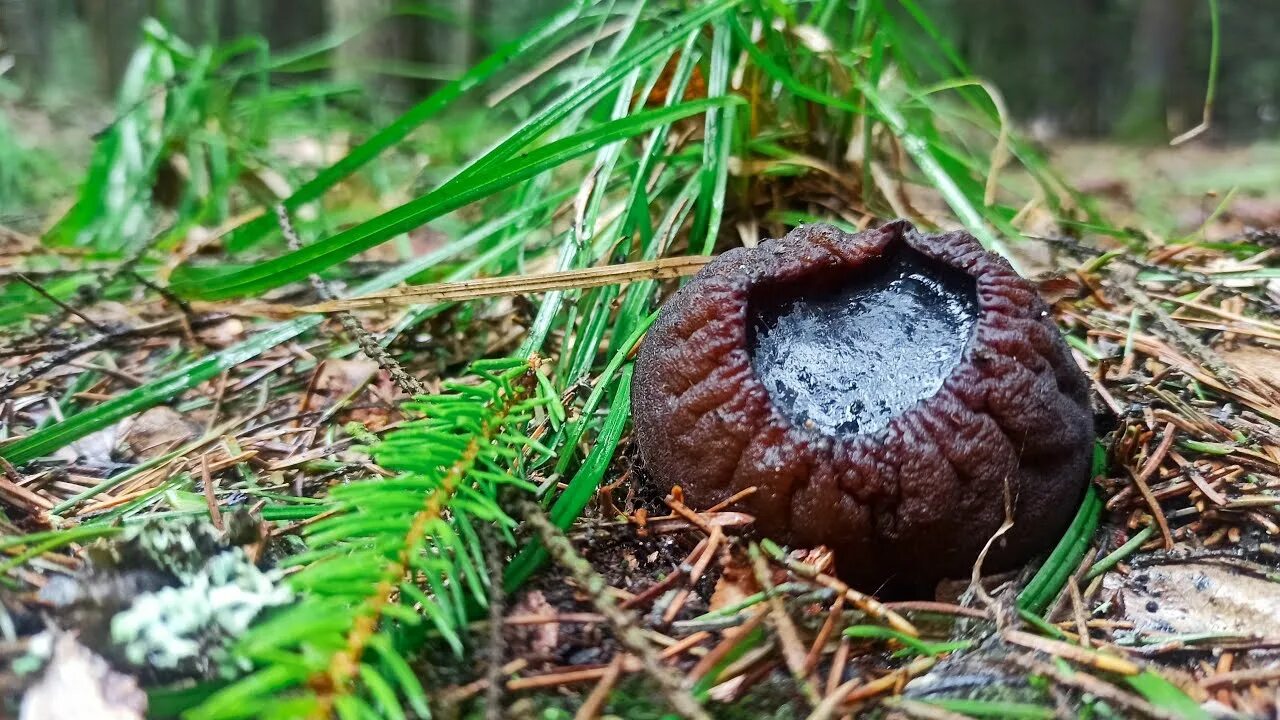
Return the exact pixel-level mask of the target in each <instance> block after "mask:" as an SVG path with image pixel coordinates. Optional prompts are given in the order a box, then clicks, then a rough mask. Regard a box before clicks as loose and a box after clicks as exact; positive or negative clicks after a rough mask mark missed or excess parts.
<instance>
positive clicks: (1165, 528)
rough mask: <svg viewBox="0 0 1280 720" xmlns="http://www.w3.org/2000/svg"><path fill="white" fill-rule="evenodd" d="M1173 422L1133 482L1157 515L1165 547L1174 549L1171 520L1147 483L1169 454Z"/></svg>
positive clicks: (1152, 511)
mask: <svg viewBox="0 0 1280 720" xmlns="http://www.w3.org/2000/svg"><path fill="white" fill-rule="evenodd" d="M1175 429H1176V428H1175V427H1174V425H1173V423H1169V424H1168V425H1166V426H1165V428H1164V437H1163V438H1161V439H1160V445H1159V446H1157V447H1156V451H1155V452H1153V453H1152V454H1151V457H1149V458H1147V462H1146V464H1145V465H1143V467H1142V469H1141V470H1140V471H1139V472H1137V473H1134V475H1133V483H1134V485H1136V486H1137V488H1138V492H1140V493H1142V497H1143V499H1145V500H1146V501H1147V506H1148V507H1149V508H1150V509H1151V514H1152V516H1154V517H1155V520H1156V524H1157V525H1158V526H1159V527H1160V535H1161V536H1162V537H1163V538H1164V548H1165V549H1166V550H1172V549H1173V533H1172V532H1170V531H1169V521H1168V520H1167V519H1166V518H1165V516H1164V511H1163V510H1161V509H1160V501H1159V500H1157V499H1156V496H1155V495H1154V494H1152V492H1151V487H1150V486H1149V485H1147V480H1148V479H1150V478H1151V477H1152V476H1153V475H1155V473H1156V471H1157V470H1159V469H1160V463H1162V462H1164V458H1165V455H1167V454H1169V448H1170V447H1172V446H1173V436H1174V430H1175Z"/></svg>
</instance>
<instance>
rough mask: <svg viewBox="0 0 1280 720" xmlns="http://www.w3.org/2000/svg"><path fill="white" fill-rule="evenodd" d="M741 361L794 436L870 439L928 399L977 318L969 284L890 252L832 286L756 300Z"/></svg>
mask: <svg viewBox="0 0 1280 720" xmlns="http://www.w3.org/2000/svg"><path fill="white" fill-rule="evenodd" d="M751 315H752V328H751V330H752V338H751V360H752V364H753V365H754V367H755V371H756V374H757V375H758V376H759V377H760V379H761V381H763V382H764V386H765V388H766V389H767V390H768V391H769V395H770V397H771V398H772V399H773V402H774V404H775V405H776V406H777V407H778V409H779V410H781V412H782V414H783V415H784V416H786V417H787V418H788V419H789V420H791V422H793V423H795V424H796V425H797V426H798V427H805V428H811V429H814V428H816V429H819V430H821V431H823V432H824V433H827V434H832V435H844V436H850V435H857V434H862V433H873V432H876V431H878V430H880V429H882V428H884V427H885V426H886V425H887V424H888V423H889V421H890V420H891V419H893V418H894V417H895V416H897V415H898V414H900V413H902V412H903V411H904V410H907V409H908V408H910V407H911V406H912V405H915V404H916V403H917V402H919V401H920V400H924V399H925V398H928V397H931V396H932V395H933V394H934V393H936V392H937V391H938V388H939V387H941V386H942V382H943V380H945V379H946V377H947V375H948V374H950V372H951V369H952V368H954V367H955V365H956V363H957V362H959V360H960V356H961V354H962V353H963V352H964V348H965V346H966V345H967V344H968V342H969V337H970V335H971V334H972V331H973V325H974V321H975V319H976V317H977V315H978V305H977V297H976V292H975V286H974V282H973V280H972V279H971V278H969V277H967V276H965V275H963V274H961V273H959V272H958V271H956V270H954V269H952V268H948V267H945V266H942V265H940V264H939V263H935V262H933V261H931V260H929V259H928V258H926V257H924V256H923V255H921V254H920V253H918V252H916V251H914V250H911V249H909V248H898V249H896V250H893V251H891V252H890V254H888V255H887V256H886V257H884V258H881V259H879V260H877V261H876V262H875V263H874V264H872V265H871V266H869V267H864V268H860V269H859V270H857V271H854V272H853V273H851V275H850V277H848V278H839V279H837V281H836V283H835V284H834V287H832V286H831V285H830V284H828V285H827V287H826V288H823V289H817V290H816V291H815V290H813V289H808V290H806V289H805V288H792V289H789V290H788V291H785V292H770V291H769V290H767V289H761V290H760V291H757V292H756V293H755V294H754V295H753V297H752V298H751Z"/></svg>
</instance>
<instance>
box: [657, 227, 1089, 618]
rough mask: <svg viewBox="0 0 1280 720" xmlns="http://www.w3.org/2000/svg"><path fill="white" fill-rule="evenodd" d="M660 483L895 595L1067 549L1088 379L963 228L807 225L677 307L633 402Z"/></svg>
mask: <svg viewBox="0 0 1280 720" xmlns="http://www.w3.org/2000/svg"><path fill="white" fill-rule="evenodd" d="M632 402H633V407H634V420H635V437H636V440H637V443H638V445H639V449H640V455H641V458H642V460H643V466H644V469H645V474H646V475H647V476H648V477H649V478H650V480H651V481H652V482H654V483H657V484H659V485H660V486H661V487H662V489H664V490H665V489H667V488H670V487H671V486H673V485H680V486H681V487H682V488H683V489H684V492H685V495H686V497H687V498H688V499H689V501H690V502H691V503H692V504H693V505H694V506H695V507H709V506H711V505H713V504H715V503H717V502H720V501H721V500H723V499H725V498H727V497H729V496H730V495H733V494H734V493H737V492H739V491H742V490H745V489H747V488H751V487H754V488H755V489H756V490H755V492H754V493H752V494H750V495H748V496H746V498H745V499H743V500H742V501H741V503H740V506H741V507H743V509H745V510H747V511H748V512H750V513H752V514H753V515H755V517H756V526H757V530H758V531H759V532H760V533H761V534H763V535H766V536H768V537H772V538H775V539H777V540H779V541H781V542H784V543H788V544H791V545H796V546H814V545H819V544H821V545H827V546H829V547H831V548H832V549H834V550H835V552H836V559H837V569H838V571H839V572H840V574H841V575H842V576H843V577H844V578H845V579H846V580H849V581H852V582H855V583H858V584H860V585H863V586H867V587H870V588H871V589H882V588H889V590H890V592H894V593H896V594H917V593H920V592H923V591H927V590H928V589H930V588H931V586H932V584H933V583H934V582H935V581H936V580H938V579H940V578H943V577H963V576H967V575H968V573H969V571H970V568H971V566H972V563H973V561H974V560H975V558H976V557H977V555H978V553H979V552H980V550H981V549H982V546H983V545H984V544H985V543H986V542H987V539H988V538H990V537H991V536H992V535H993V534H994V533H995V532H996V530H997V529H998V528H999V527H1000V525H1001V523H1002V522H1003V520H1004V516H1005V511H1004V497H1005V489H1006V485H1007V487H1008V490H1009V491H1010V493H1011V495H1012V497H1013V499H1014V509H1013V513H1014V526H1013V528H1012V529H1011V530H1010V531H1009V532H1008V533H1006V534H1005V535H1003V536H1002V537H1001V538H1000V539H999V540H998V541H997V542H996V544H995V545H994V546H993V547H992V551H991V553H990V554H989V555H988V557H987V561H986V565H985V566H984V567H985V568H986V569H988V570H998V569H1001V568H1007V567H1011V566H1014V565H1016V564H1017V563H1020V562H1023V561H1025V560H1026V559H1028V558H1029V557H1030V556H1031V555H1032V554H1034V553H1036V552H1038V551H1041V550H1043V549H1045V548H1047V547H1048V546H1050V545H1052V543H1053V542H1055V541H1056V539H1057V538H1058V537H1059V536H1060V535H1061V532H1062V530H1063V529H1064V528H1065V526H1066V524H1067V523H1068V522H1069V520H1070V517H1071V515H1072V514H1073V513H1074V512H1075V509H1076V507H1077V506H1078V504H1079V500H1080V497H1081V495H1082V493H1083V491H1084V486H1085V484H1086V483H1087V482H1088V471H1089V460H1090V455H1091V446H1092V441H1093V419H1092V413H1091V411H1090V408H1089V400H1088V384H1087V381H1086V379H1085V377H1084V376H1083V375H1082V374H1081V372H1080V370H1079V369H1078V368H1077V367H1076V366H1075V364H1074V362H1073V361H1072V359H1071V356H1070V354H1069V353H1068V351H1067V349H1066V346H1065V344H1064V343H1063V341H1062V338H1061V336H1060V335H1059V334H1058V330H1057V328H1056V327H1055V326H1054V324H1053V322H1052V320H1051V318H1049V313H1048V309H1047V307H1045V305H1044V303H1043V301H1041V299H1040V298H1039V296H1038V295H1037V294H1036V291H1035V288H1034V287H1032V285H1031V284H1030V283H1028V282H1027V281H1026V280H1024V279H1022V278H1021V277H1019V276H1018V275H1017V274H1016V273H1015V272H1014V271H1013V270H1012V269H1011V268H1010V267H1009V265H1008V263H1007V262H1005V261H1004V260H1003V259H1001V258H999V257H998V256H995V255H992V254H991V253H988V252H986V251H984V250H983V249H982V248H981V247H980V246H979V245H978V243H977V241H975V240H974V238H973V237H972V236H970V235H967V234H965V233H949V234H945V235H925V234H922V233H919V232H917V231H916V230H915V229H914V228H912V227H911V226H910V224H908V223H906V222H904V221H898V222H895V223H891V224H889V225H886V226H885V227H883V228H880V229H878V230H870V231H866V232H862V233H858V234H848V233H845V232H842V231H840V230H838V229H836V228H832V227H828V226H822V225H817V226H808V227H803V228H798V229H796V230H794V231H793V232H791V233H790V234H788V235H787V236H786V237H784V238H782V239H780V240H768V241H765V242H763V243H761V244H760V245H758V246H757V247H755V248H751V249H745V248H738V249H735V250H731V251H729V252H726V253H724V254H723V255H721V256H720V257H719V258H717V259H716V260H715V261H713V262H711V263H709V264H708V265H707V266H706V267H705V268H704V269H703V270H702V271H701V272H699V273H698V275H697V276H696V277H695V278H694V279H693V280H692V281H691V282H690V283H689V284H688V285H687V286H685V287H684V288H683V289H681V290H680V291H679V292H677V293H676V294H675V296H673V297H672V298H671V299H670V300H669V301H668V302H667V304H666V305H665V306H664V307H663V309H662V312H661V313H660V314H659V317H658V320H657V321H656V322H655V323H654V326H653V328H652V329H651V330H650V332H649V334H648V336H647V337H646V338H645V341H644V343H643V345H642V346H641V348H640V352H639V355H638V357H637V360H636V373H635V382H634V384H633V389H632Z"/></svg>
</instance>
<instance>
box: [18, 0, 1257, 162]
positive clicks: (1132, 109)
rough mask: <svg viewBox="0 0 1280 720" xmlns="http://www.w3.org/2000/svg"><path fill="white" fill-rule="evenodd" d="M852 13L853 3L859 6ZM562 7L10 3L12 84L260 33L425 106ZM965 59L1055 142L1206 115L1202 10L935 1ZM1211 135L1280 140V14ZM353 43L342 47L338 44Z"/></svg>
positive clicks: (222, 0)
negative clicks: (142, 33) (423, 100)
mask: <svg viewBox="0 0 1280 720" xmlns="http://www.w3.org/2000/svg"><path fill="white" fill-rule="evenodd" d="M851 1H852V0H851ZM562 4H563V0H420V1H418V2H403V1H401V2H397V1H396V0H0V81H4V82H3V85H0V90H2V91H3V92H4V93H5V94H6V95H7V96H8V99H9V100H13V99H15V98H14V96H15V95H18V96H21V97H22V98H24V99H26V100H32V101H40V102H44V103H47V104H51V105H53V106H54V107H57V106H60V105H61V106H68V105H69V106H73V107H83V105H84V104H85V99H86V98H93V99H94V100H97V101H102V102H105V101H106V99H107V98H110V97H111V96H112V94H113V92H114V90H115V88H116V86H117V84H118V83H119V82H120V80H121V77H122V76H123V74H124V72H125V66H126V63H127V62H128V59H129V54H130V52H131V51H132V49H133V48H134V47H135V45H136V42H137V39H138V32H139V27H140V23H141V21H142V19H143V18H144V17H146V16H153V17H156V18H158V19H160V20H161V21H162V22H164V23H165V24H166V25H168V26H169V27H172V28H175V29H177V30H178V31H179V33H180V34H182V35H183V36H184V37H185V38H186V39H187V40H188V41H190V42H192V43H193V44H200V43H212V42H218V41H221V42H225V41H228V40H231V39H234V38H238V37H243V36H249V35H259V36H262V37H265V38H266V39H267V40H268V41H269V42H270V44H271V46H272V48H273V49H275V50H287V49H289V48H290V47H293V46H298V45H299V44H301V43H305V42H307V41H311V40H314V39H315V38H319V37H326V36H327V37H329V38H331V39H332V40H334V42H335V45H334V49H333V52H332V54H331V57H329V58H328V59H327V61H326V62H325V64H324V65H323V67H322V68H320V69H312V70H310V71H309V72H308V69H307V68H305V67H295V68H292V70H293V72H291V73H288V74H284V75H282V76H281V77H280V80H281V81H283V82H288V81H289V80H290V79H292V80H293V81H294V82H302V81H306V80H308V79H314V77H315V75H316V74H318V73H324V74H328V75H329V77H330V79H334V80H338V81H342V82H351V83H354V84H356V85H358V86H359V87H362V88H364V89H366V90H375V91H376V92H372V93H370V94H371V95H373V96H374V97H376V98H378V100H379V101H385V102H387V103H389V104H391V105H395V104H401V103H404V102H407V101H408V100H410V99H411V98H414V97H417V96H419V95H420V94H421V93H422V92H423V91H425V90H426V89H428V88H429V87H430V86H431V84H432V83H433V82H439V81H440V80H441V79H443V78H448V77H451V76H452V75H454V74H455V73H457V72H458V70H459V68H463V67H466V66H467V65H468V63H469V62H470V61H472V60H474V59H475V58H477V57H479V56H480V55H481V54H483V53H484V52H485V51H486V49H488V48H491V47H492V46H493V45H494V44H495V43H498V42H500V41H502V40H503V39H506V38H508V37H511V36H512V35H513V34H515V33H517V32H518V31H519V30H521V29H522V28H526V27H527V26H528V25H529V23H530V22H531V20H532V19H533V18H536V17H539V16H541V15H544V14H546V13H547V12H549V11H550V10H551V9H552V8H556V7H559V6H560V5H562ZM921 6H922V7H923V8H924V9H925V10H926V11H927V12H928V13H929V15H930V17H932V18H933V19H934V21H935V22H937V23H938V24H939V25H941V26H942V27H943V28H944V29H945V30H946V31H947V32H949V33H951V36H952V37H951V39H952V40H953V42H955V43H956V45H957V47H958V48H959V49H960V52H961V54H962V55H963V56H964V57H965V58H966V60H967V61H968V62H969V63H970V64H971V65H972V66H973V67H974V68H975V70H976V71H977V72H978V73H979V74H980V75H982V76H983V77H985V78H987V79H989V80H992V81H994V83H995V84H996V86H997V87H999V88H1001V89H1002V91H1003V92H1004V94H1005V96H1006V100H1007V102H1008V104H1009V107H1010V109H1011V111H1012V112H1013V113H1014V115H1015V116H1016V117H1017V118H1018V119H1019V120H1020V121H1021V122H1022V123H1023V124H1024V125H1025V126H1026V127H1028V128H1029V129H1031V130H1032V134H1033V135H1034V136H1037V137H1038V138H1039V139H1041V140H1052V139H1054V138H1057V137H1061V136H1072V137H1112V138H1119V139H1123V140H1143V141H1160V140H1164V139H1167V138H1168V137H1171V136H1172V135H1176V134H1177V133H1179V132H1181V131H1182V130H1185V129H1186V128H1188V127H1191V126H1194V125H1195V124H1196V123H1197V122H1198V121H1199V118H1200V114H1201V109H1202V106H1203V102H1204V94H1205V83H1206V79H1207V77H1208V70H1209V68H1208V64H1209V58H1210V55H1211V54H1210V48H1209V38H1210V32H1209V8H1208V6H1207V3H1205V2H1203V0H1057V1H1056V2H1025V1H1024V0H926V1H925V2H923V3H921ZM1221 13H1222V15H1221V22H1222V28H1221V29H1222V38H1223V41H1222V47H1221V54H1220V63H1221V65H1220V78H1219V84H1218V88H1217V90H1218V92H1217V103H1216V108H1215V118H1214V120H1215V121H1214V128H1213V135H1212V137H1213V138H1215V139H1218V140H1233V141H1245V140H1255V139H1260V138H1272V137H1275V136H1276V135H1277V134H1278V133H1280V62H1278V61H1277V51H1276V38H1280V2H1276V1H1275V0H1223V2H1222V8H1221ZM340 40H345V41H344V42H340V43H339V42H338V41H340Z"/></svg>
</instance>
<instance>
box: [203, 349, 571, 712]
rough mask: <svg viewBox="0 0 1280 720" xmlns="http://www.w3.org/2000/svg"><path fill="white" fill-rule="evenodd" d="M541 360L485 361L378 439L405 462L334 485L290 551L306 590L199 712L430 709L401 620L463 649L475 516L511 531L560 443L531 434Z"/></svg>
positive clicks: (473, 591) (475, 561)
mask: <svg viewBox="0 0 1280 720" xmlns="http://www.w3.org/2000/svg"><path fill="white" fill-rule="evenodd" d="M537 367H538V361H537V359H536V358H535V359H533V360H530V361H523V360H487V361H479V362H476V363H474V364H473V365H472V366H471V368H470V371H471V373H472V374H473V375H475V376H476V378H478V382H477V383H475V384H463V383H450V384H446V385H445V388H444V392H442V393H441V394H439V395H434V396H429V397H421V398H418V399H417V400H415V401H414V402H411V403H408V404H407V405H406V409H407V410H409V411H410V412H413V413H418V414H421V415H422V419H420V420H415V421H412V422H409V423H406V424H405V425H403V426H401V427H400V428H398V429H396V430H395V431H393V432H391V433H389V434H388V435H387V436H386V437H385V438H384V439H383V440H382V442H380V443H379V444H377V445H376V446H374V447H373V448H372V454H373V457H374V459H375V460H376V461H377V462H378V464H379V465H380V466H381V467H383V468H385V469H387V470H390V471H393V472H395V475H394V476H393V477H389V478H371V479H369V480H366V481H363V482H357V483H353V484H350V485H345V486H341V487H337V488H334V489H333V490H332V491H331V492H330V494H329V496H328V503H329V506H330V507H329V509H328V511H327V513H326V517H324V519H322V520H320V521H318V522H316V523H314V524H313V525H311V526H310V528H309V529H308V532H307V535H306V538H307V542H308V545H309V549H308V550H307V551H306V552H304V553H302V554H299V555H295V556H293V557H291V558H290V559H289V561H288V565H289V566H293V567H300V568H302V569H301V570H300V571H298V572H297V573H295V574H293V575H292V576H290V577H289V584H290V585H291V586H292V587H293V589H294V590H295V591H296V592H297V593H298V594H299V597H300V601H299V602H298V603H297V604H296V605H294V606H293V607H292V608H290V609H288V610H286V611H283V612H281V613H279V614H278V615H276V616H275V617H272V618H270V619H269V620H267V621H265V622H263V623H260V624H258V625H257V626H256V627H254V628H253V629H252V630H251V631H250V632H248V633H247V634H246V635H245V636H244V637H243V639H242V640H241V642H240V643H239V646H238V651H239V653H241V654H242V655H243V656H244V657H245V658H247V659H248V660H250V661H252V662H253V663H254V664H255V667H256V670H255V671H254V672H253V673H252V674H250V675H248V676H246V677H245V678H243V679H241V680H239V681H237V682H235V683H233V684H232V685H230V686H228V687H226V688H224V689H223V690H221V691H220V692H218V693H217V694H215V695H214V696H212V697H211V698H209V700H207V701H206V702H205V703H204V704H203V705H202V706H200V707H199V708H197V709H196V710H195V711H194V712H193V713H191V715H190V717H193V718H196V719H197V720H230V719H231V718H245V717H264V718H285V717H289V718H296V717H326V718H327V717H331V716H337V717H340V718H382V717H386V718H402V717H405V710H406V708H408V709H412V710H413V712H415V713H417V714H418V715H419V716H421V717H427V716H428V715H429V708H428V706H427V699H426V693H425V691H424V690H423V688H422V686H421V684H420V682H419V681H418V679H417V677H416V675H415V673H414V672H413V671H412V670H411V669H410V666H409V663H408V661H407V660H406V658H405V656H404V654H403V652H402V651H403V649H402V648H400V647H398V646H397V643H396V638H397V637H398V635H399V633H397V630H399V629H403V628H405V627H412V626H418V625H421V624H423V623H429V624H430V626H432V627H434V629H435V630H437V631H438V632H439V634H440V636H441V637H443V638H444V639H445V640H446V642H448V644H449V645H450V646H451V647H452V649H453V650H454V652H456V653H458V654H459V655H461V653H462V651H463V642H462V636H461V629H462V628H463V627H464V625H465V624H466V622H467V620H468V618H467V606H468V605H469V604H470V602H474V603H476V604H478V605H479V606H481V607H483V606H485V605H486V604H487V601H488V596H489V589H488V576H487V574H486V572H485V565H484V555H483V546H482V543H481V541H480V536H479V534H478V532H477V525H479V524H483V523H488V524H491V525H492V526H493V527H496V528H498V529H499V530H500V532H501V533H502V534H503V535H504V536H505V537H507V538H508V539H509V540H512V539H513V537H512V535H511V529H512V528H513V527H514V526H515V521H514V520H512V519H511V518H510V517H508V516H507V514H506V513H505V512H503V510H502V508H501V507H500V506H499V504H498V501H497V497H498V493H499V492H500V491H501V490H502V489H503V488H507V487H515V488H520V489H523V490H527V491H533V490H534V489H535V487H534V486H533V485H532V484H530V483H529V482H528V481H527V480H525V479H524V478H523V477H522V472H521V463H522V461H523V459H524V458H526V457H527V456H529V455H530V454H531V453H532V454H534V455H550V451H549V450H547V449H546V448H545V447H543V446H542V445H541V444H539V443H538V442H537V441H536V440H535V439H533V438H532V437H530V436H529V434H528V432H529V430H530V425H531V423H532V421H533V418H534V412H535V409H536V408H537V407H538V406H540V405H542V404H543V403H544V402H546V398H545V397H543V396H542V395H541V394H540V391H539V388H540V386H539V383H538V381H537V376H536V373H537Z"/></svg>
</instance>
